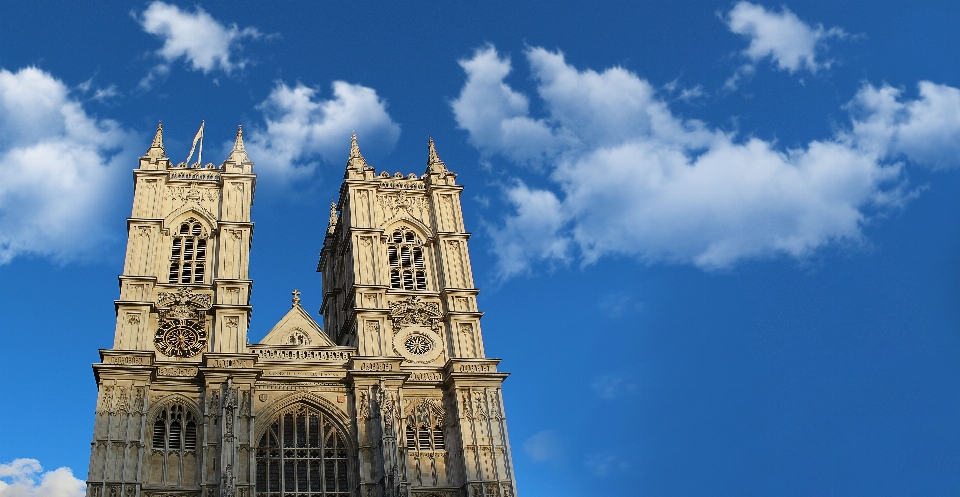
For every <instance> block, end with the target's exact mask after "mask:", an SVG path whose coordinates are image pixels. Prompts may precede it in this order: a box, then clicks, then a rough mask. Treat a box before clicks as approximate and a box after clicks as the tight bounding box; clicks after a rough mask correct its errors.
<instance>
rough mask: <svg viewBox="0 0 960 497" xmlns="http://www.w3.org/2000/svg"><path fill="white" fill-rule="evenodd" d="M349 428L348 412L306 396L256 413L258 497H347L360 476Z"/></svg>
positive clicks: (298, 394) (289, 398) (281, 401)
mask: <svg viewBox="0 0 960 497" xmlns="http://www.w3.org/2000/svg"><path fill="white" fill-rule="evenodd" d="M349 426H350V424H349V420H348V418H347V416H346V413H344V412H343V411H342V410H341V409H339V408H337V407H336V406H334V405H333V404H332V403H331V402H330V401H328V400H326V399H324V398H322V397H320V396H317V395H314V394H311V393H308V392H296V393H293V394H291V395H287V396H284V397H282V398H280V399H278V400H276V401H274V402H273V403H271V404H270V405H269V406H268V407H267V408H266V409H264V410H262V411H260V412H259V413H258V414H257V425H256V426H255V428H254V441H255V443H256V448H255V461H256V463H255V464H256V465H255V469H254V474H255V476H254V482H253V483H254V485H255V489H256V493H257V495H259V496H263V497H282V496H283V495H285V494H286V495H289V494H291V493H297V494H299V495H317V496H320V495H323V496H329V497H350V496H351V495H352V492H351V489H353V488H355V487H356V481H357V477H358V474H357V465H356V462H355V459H356V454H357V444H356V442H355V441H354V440H353V439H352V438H351V436H350V435H349V434H350V433H351V431H350V430H349V429H348V427H349Z"/></svg>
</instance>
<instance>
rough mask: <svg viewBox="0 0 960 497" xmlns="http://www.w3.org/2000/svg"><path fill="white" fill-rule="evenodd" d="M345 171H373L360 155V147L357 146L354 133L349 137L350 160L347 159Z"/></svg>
mask: <svg viewBox="0 0 960 497" xmlns="http://www.w3.org/2000/svg"><path fill="white" fill-rule="evenodd" d="M347 169H348V170H349V169H353V170H355V171H364V170H367V169H373V168H371V167H370V166H369V165H367V161H366V159H364V158H363V155H362V154H361V153H360V145H358V144H357V134H356V133H353V134H351V135H350V158H349V159H347Z"/></svg>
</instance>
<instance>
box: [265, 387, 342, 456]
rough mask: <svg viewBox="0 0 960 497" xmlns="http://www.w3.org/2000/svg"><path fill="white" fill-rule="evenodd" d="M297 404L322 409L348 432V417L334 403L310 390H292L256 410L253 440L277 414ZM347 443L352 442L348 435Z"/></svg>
mask: <svg viewBox="0 0 960 497" xmlns="http://www.w3.org/2000/svg"><path fill="white" fill-rule="evenodd" d="M297 404H303V405H307V406H309V407H313V408H314V409H317V410H320V411H322V412H323V413H324V414H327V415H328V416H330V418H331V419H332V420H333V421H334V423H335V424H337V425H338V428H340V429H342V430H344V433H350V417H349V416H347V413H346V412H344V411H343V410H342V409H341V408H339V407H337V406H336V404H334V403H333V402H330V401H329V400H327V399H325V398H323V397H321V396H319V395H316V394H313V393H310V392H294V393H291V394H290V395H285V396H283V397H281V398H279V399H277V400H274V401H273V402H271V403H269V404H267V405H266V406H264V408H263V409H261V410H259V411H258V412H257V422H256V424H255V425H254V428H253V434H254V440H260V437H262V436H263V434H264V432H266V431H267V428H269V427H270V425H271V424H273V422H274V421H276V418H277V416H279V415H280V414H281V413H282V412H283V411H285V410H287V409H288V408H291V407H294V406H296V405H297ZM348 443H350V444H353V440H352V439H349V437H348ZM355 448H356V447H355V444H354V445H351V450H353V449H355Z"/></svg>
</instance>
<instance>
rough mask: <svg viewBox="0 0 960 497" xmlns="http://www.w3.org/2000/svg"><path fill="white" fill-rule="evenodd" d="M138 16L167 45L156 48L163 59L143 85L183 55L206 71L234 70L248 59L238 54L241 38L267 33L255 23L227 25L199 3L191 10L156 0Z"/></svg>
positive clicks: (197, 68)
mask: <svg viewBox="0 0 960 497" xmlns="http://www.w3.org/2000/svg"><path fill="white" fill-rule="evenodd" d="M137 20H138V21H139V22H140V25H141V26H142V27H143V30H144V31H146V32H147V33H150V34H152V35H154V36H157V37H158V38H160V39H161V40H163V46H162V47H161V48H160V49H159V50H157V52H156V54H157V56H159V57H160V58H161V59H163V63H161V64H159V65H158V66H156V67H155V68H154V69H153V70H152V71H151V72H150V74H149V75H148V76H147V77H146V78H144V80H143V81H141V87H149V86H150V85H151V84H152V82H153V80H154V79H156V78H158V77H162V76H164V75H166V74H167V73H168V72H169V70H170V64H172V63H173V62H174V61H176V60H178V59H180V58H183V59H184V61H185V62H186V63H187V64H189V66H190V67H191V68H192V69H193V70H195V71H202V72H203V73H204V74H208V73H210V72H212V71H215V70H220V71H223V72H224V73H226V74H230V73H231V72H233V71H234V70H236V69H242V68H243V67H244V66H245V65H246V64H247V63H248V61H247V60H246V59H244V58H241V57H239V55H238V53H239V51H240V50H241V48H242V44H241V41H242V40H244V39H258V38H261V37H262V36H263V34H262V33H260V31H258V30H257V29H256V28H253V27H246V28H243V29H240V28H239V27H238V26H237V25H236V24H230V25H225V24H223V23H221V22H219V21H217V20H216V19H214V18H213V17H212V16H211V15H210V14H208V13H207V12H206V11H204V10H203V9H202V8H201V7H199V6H197V7H196V8H195V10H194V11H193V12H189V11H186V10H181V9H180V8H179V7H177V6H176V5H170V4H167V3H164V2H159V1H155V2H153V3H151V4H150V5H149V6H147V8H146V10H144V11H143V12H142V13H141V14H140V15H139V16H137Z"/></svg>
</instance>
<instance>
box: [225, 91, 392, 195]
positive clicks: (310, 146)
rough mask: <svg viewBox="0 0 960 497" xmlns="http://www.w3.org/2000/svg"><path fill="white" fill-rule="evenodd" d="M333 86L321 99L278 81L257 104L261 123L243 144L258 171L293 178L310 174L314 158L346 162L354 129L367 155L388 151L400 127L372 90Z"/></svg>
mask: <svg viewBox="0 0 960 497" xmlns="http://www.w3.org/2000/svg"><path fill="white" fill-rule="evenodd" d="M332 86H333V97H332V98H330V99H329V100H323V99H322V98H319V95H318V92H317V90H315V89H313V88H308V87H306V86H303V85H301V84H298V85H296V86H294V87H290V86H287V85H286V84H285V83H282V82H280V83H277V85H276V86H275V87H274V89H273V91H271V92H270V95H269V96H268V97H267V99H266V100H265V101H264V102H263V103H261V104H260V106H259V108H260V110H261V111H263V114H264V120H265V121H266V127H265V128H262V129H254V130H253V131H252V132H251V133H249V135H248V136H249V139H248V140H247V144H248V147H247V148H248V150H249V151H250V156H251V158H252V159H253V160H254V161H255V162H256V164H257V168H258V171H261V172H266V173H267V174H273V175H276V176H279V177H283V178H296V177H302V176H303V175H307V174H311V173H312V172H313V170H314V168H315V167H316V165H317V158H318V157H319V158H320V159H322V160H324V161H326V162H328V163H331V164H342V163H346V160H347V156H348V153H349V150H350V148H349V147H350V134H351V132H354V131H355V132H356V133H357V137H358V139H359V141H360V147H361V150H362V152H363V153H364V154H365V155H366V156H374V157H375V156H377V155H380V154H385V153H386V152H389V151H390V150H392V149H393V147H394V146H395V145H396V144H397V140H398V139H399V137H400V125H399V124H397V123H395V122H393V120H392V119H391V118H390V114H388V113H387V108H386V107H387V104H386V102H384V101H383V99H381V98H380V97H379V96H377V92H376V91H375V90H374V89H372V88H367V87H365V86H361V85H354V84H350V83H347V82H344V81H334V82H333V85H332ZM230 145H231V146H232V145H233V144H232V143H231V144H230Z"/></svg>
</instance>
